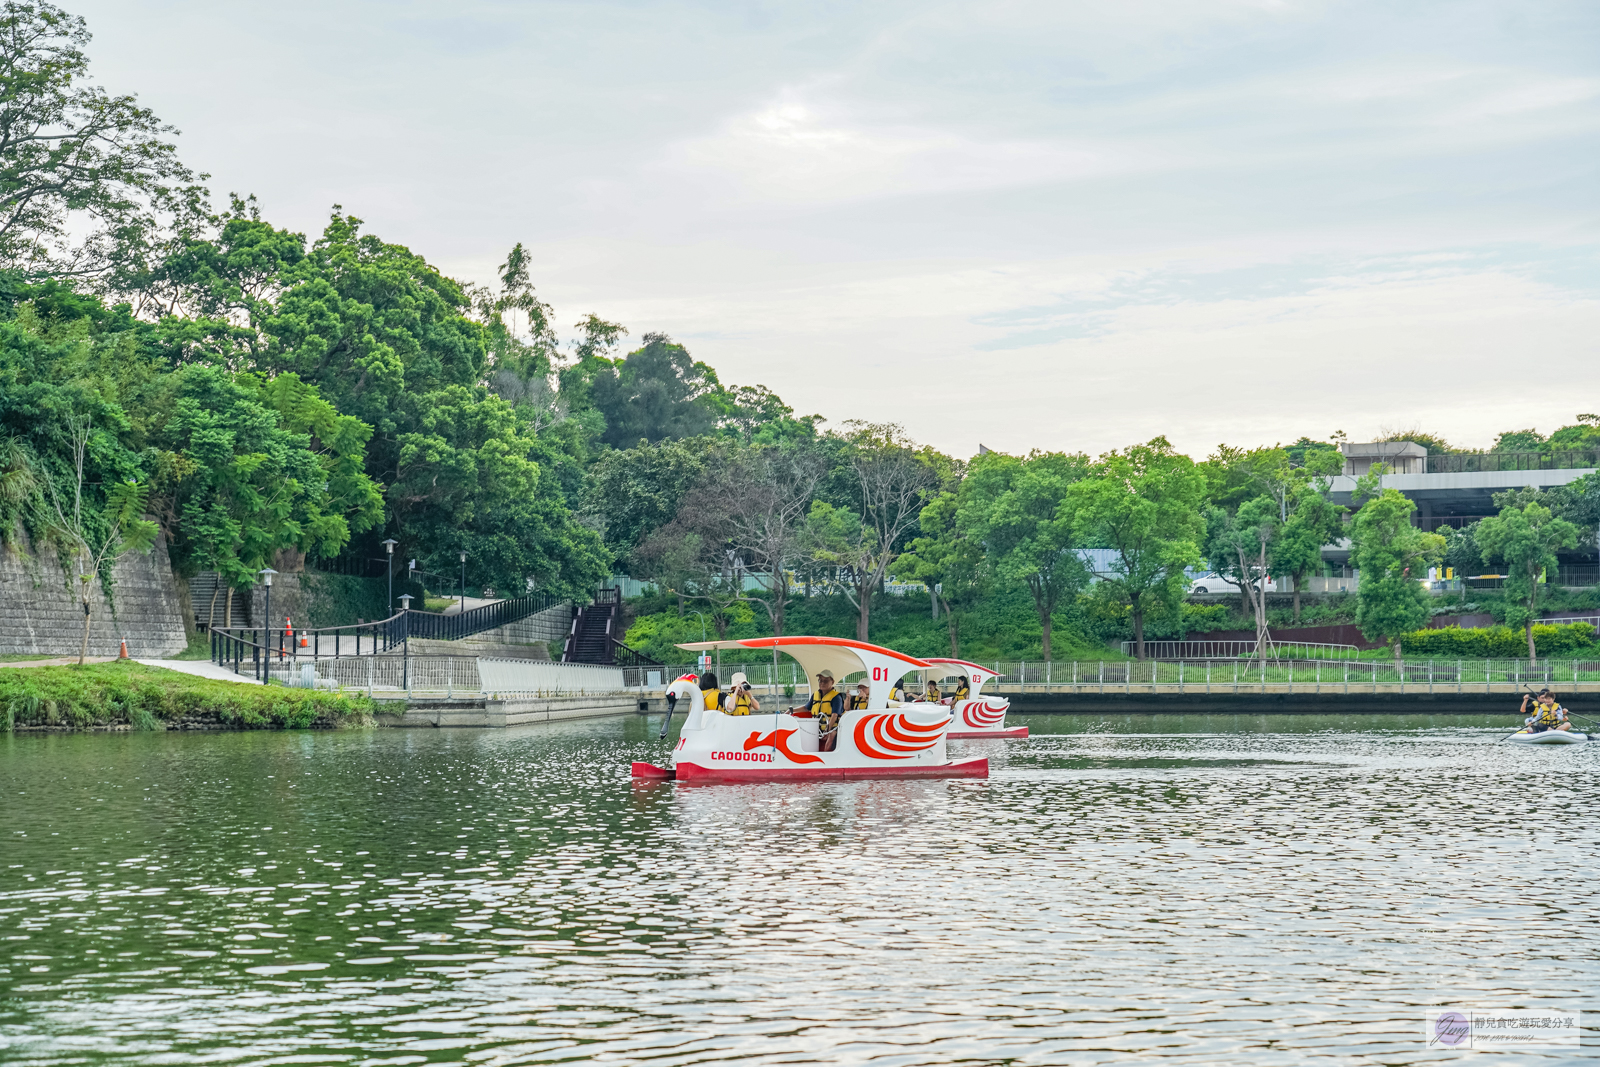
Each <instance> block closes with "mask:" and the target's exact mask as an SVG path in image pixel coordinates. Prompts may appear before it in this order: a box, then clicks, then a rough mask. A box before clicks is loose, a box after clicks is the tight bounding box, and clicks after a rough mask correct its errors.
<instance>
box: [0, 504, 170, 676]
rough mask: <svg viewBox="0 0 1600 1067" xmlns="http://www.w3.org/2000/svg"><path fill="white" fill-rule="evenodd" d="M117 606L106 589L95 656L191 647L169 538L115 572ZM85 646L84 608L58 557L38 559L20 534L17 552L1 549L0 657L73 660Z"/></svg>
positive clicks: (98, 593)
mask: <svg viewBox="0 0 1600 1067" xmlns="http://www.w3.org/2000/svg"><path fill="white" fill-rule="evenodd" d="M112 574H113V576H114V578H115V583H114V585H113V602H114V605H115V615H114V616H113V612H112V606H111V605H108V604H107V603H106V600H105V596H104V593H103V591H102V590H101V587H100V583H99V582H95V583H94V595H93V599H92V601H91V604H90V609H91V611H92V613H93V615H92V617H93V622H92V623H91V625H90V628H89V655H91V656H115V655H116V654H117V650H118V646H119V644H120V641H121V639H122V638H124V637H126V638H127V639H128V654H129V655H131V656H136V657H140V658H157V657H161V656H170V655H173V654H175V653H178V652H182V651H183V650H184V649H185V648H187V647H188V646H189V637H188V633H187V631H186V630H185V628H184V608H183V598H182V595H181V593H180V590H179V586H178V580H177V579H176V578H174V577H173V574H172V566H171V564H170V563H169V562H168V560H167V543H166V540H165V538H162V537H157V538H156V543H155V546H154V547H153V548H152V549H151V550H150V551H149V552H148V553H141V552H125V553H123V555H122V557H121V558H120V559H118V560H117V565H116V568H115V569H114V570H113V571H112ZM82 640H83V608H82V606H81V605H80V604H79V602H78V600H77V598H76V597H75V596H74V595H73V594H72V593H71V592H69V591H68V589H67V587H66V583H65V582H64V581H63V580H62V575H61V566H60V564H59V563H58V562H57V561H56V560H55V558H54V557H53V556H47V557H45V558H40V557H39V556H37V555H35V554H34V552H33V550H32V546H31V545H29V544H28V540H27V537H26V535H24V534H23V533H22V532H21V531H20V530H18V531H17V548H16V549H9V548H8V549H0V652H7V653H20V654H33V655H54V656H75V655H77V653H78V647H79V645H80V643H81V642H82Z"/></svg>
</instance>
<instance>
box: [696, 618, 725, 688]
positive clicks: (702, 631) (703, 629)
mask: <svg viewBox="0 0 1600 1067" xmlns="http://www.w3.org/2000/svg"><path fill="white" fill-rule="evenodd" d="M689 614H690V615H694V616H697V617H698V618H699V619H700V643H701V644H705V641H706V617H705V616H704V615H701V614H700V613H699V612H698V611H691V612H689ZM700 655H702V656H704V655H705V653H704V652H702V653H700ZM695 666H697V667H698V666H699V664H698V663H697V664H695ZM719 666H720V664H719ZM718 681H721V679H720V678H719V679H718Z"/></svg>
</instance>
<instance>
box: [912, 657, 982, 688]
mask: <svg viewBox="0 0 1600 1067" xmlns="http://www.w3.org/2000/svg"><path fill="white" fill-rule="evenodd" d="M927 662H928V663H929V664H931V665H932V666H931V668H930V669H929V670H926V671H924V672H923V674H924V675H925V676H926V677H928V678H931V679H933V680H935V681H938V680H941V679H944V678H959V677H962V676H963V675H964V676H966V679H967V681H968V682H970V683H971V686H972V695H973V696H974V697H976V696H977V695H978V690H979V689H981V688H983V686H984V683H986V682H991V681H993V680H994V679H996V678H998V677H1000V676H999V675H998V674H996V673H995V672H994V671H992V670H990V669H989V668H988V667H985V666H984V665H983V664H981V663H968V662H967V661H966V660H964V659H946V658H945V657H943V656H929V657H928V659H927Z"/></svg>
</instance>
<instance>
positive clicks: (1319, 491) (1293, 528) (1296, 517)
mask: <svg viewBox="0 0 1600 1067" xmlns="http://www.w3.org/2000/svg"><path fill="white" fill-rule="evenodd" d="M1342 467H1343V457H1342V456H1341V455H1340V454H1339V453H1337V452H1328V451H1326V450H1323V451H1311V452H1309V453H1308V454H1307V455H1306V458H1305V462H1304V464H1303V465H1301V466H1299V467H1297V468H1295V469H1294V470H1293V471H1292V472H1291V483H1290V487H1289V491H1288V492H1287V494H1285V498H1284V500H1283V502H1282V504H1281V510H1282V513H1283V514H1284V515H1285V518H1284V521H1283V528H1282V529H1281V530H1280V531H1279V532H1278V536H1277V539H1276V542H1275V543H1274V545H1273V549H1272V570H1273V573H1274V574H1286V575H1288V576H1289V577H1290V578H1292V579H1293V580H1294V621H1295V623H1296V624H1297V625H1298V624H1299V622H1300V586H1301V584H1302V583H1303V582H1304V581H1305V578H1306V575H1307V574H1309V573H1310V572H1311V571H1312V570H1313V569H1315V568H1317V567H1320V566H1321V565H1322V546H1323V545H1327V544H1332V543H1333V542H1335V541H1337V540H1339V539H1340V538H1341V537H1343V536H1344V516H1345V515H1346V513H1347V511H1348V509H1346V508H1344V507H1341V506H1340V505H1338V504H1335V503H1334V502H1333V501H1332V500H1331V499H1329V490H1330V489H1331V488H1332V485H1333V481H1332V478H1333V476H1334V475H1335V474H1337V473H1339V471H1340V470H1341V469H1342Z"/></svg>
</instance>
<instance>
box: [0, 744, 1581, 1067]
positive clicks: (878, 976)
mask: <svg viewBox="0 0 1600 1067" xmlns="http://www.w3.org/2000/svg"><path fill="white" fill-rule="evenodd" d="M1508 718H1509V717H1508ZM658 725H659V720H658V719H651V720H649V721H648V722H646V721H645V720H642V719H629V720H611V721H605V722H600V723H593V724H575V725H570V726H566V727H539V728H531V729H527V730H514V731H504V732H490V731H477V732H474V731H403V732H402V731H377V732H370V733H339V734H317V735H313V734H224V735H217V736H193V735H175V734H174V735H132V736H116V737H108V736H95V737H81V736H64V737H21V738H14V739H6V738H0V790H3V796H4V805H5V806H4V811H5V821H4V826H3V828H0V832H3V833H4V836H5V838H6V841H5V849H4V852H3V862H0V937H4V938H6V940H4V941H0V945H3V948H0V973H3V975H4V982H5V987H6V989H7V996H6V999H5V1000H4V1001H0V1060H3V1061H4V1062H6V1063H7V1064H66V1063H84V1062H90V1063H93V1062H101V1061H110V1060H113V1059H114V1060H116V1061H117V1062H134V1063H171V1062H177V1061H185V1062H187V1061H190V1060H192V1059H197V1058H204V1059H205V1060H207V1061H211V1062H220V1063H262V1062H269V1061H273V1062H276V1061H283V1062H289V1061H292V1062H302V1063H333V1062H341V1063H352V1064H407V1063H422V1062H433V1061H439V1062H445V1061H456V1060H465V1059H470V1060H472V1061H474V1062H478V1061H483V1062H489V1063H496V1064H500V1063H507V1064H511V1063H546V1062H555V1061H571V1060H576V1059H582V1058H586V1057H594V1058H597V1059H600V1060H603V1061H609V1062H618V1063H635V1062H642V1061H647V1060H648V1061H650V1062H652V1063H660V1064H681V1063H709V1062H728V1061H738V1062H745V1063H769V1062H770V1063H806V1062H827V1063H869V1062H870V1063H881V1064H894V1065H900V1064H920V1063H963V1064H991V1063H1013V1062H1014V1063H1029V1064H1031V1063H1039V1064H1058V1063H1074V1064H1077V1063H1102V1062H1104V1063H1146V1062H1151V1061H1156V1060H1175V1061H1188V1062H1193V1063H1207V1064H1211V1063H1226V1062H1250V1063H1285V1064H1289V1063H1301V1062H1304V1061H1305V1060H1306V1059H1307V1057H1310V1056H1327V1057H1330V1060H1329V1062H1336V1063H1373V1064H1378V1063H1408V1062H1414V1061H1420V1060H1424V1059H1433V1058H1437V1054H1434V1053H1427V1052H1425V1051H1424V1050H1423V1048H1422V1045H1421V1042H1420V1040H1419V1039H1418V1037H1417V1035H1418V1034H1420V1032H1421V1021H1420V1009H1421V1008H1422V1007H1425V1006H1428V1005H1433V1004H1464V1005H1481V1006H1491V1007H1506V1008H1513V1007H1538V1006H1545V1007H1561V1008H1567V1009H1572V1010H1577V1009H1581V1008H1583V1007H1584V1006H1585V1002H1586V1000H1587V999H1588V995H1589V994H1590V993H1591V992H1592V991H1593V990H1594V989H1596V988H1600V965H1597V964H1596V962H1595V957H1596V948H1597V942H1600V934H1597V933H1596V927H1595V926H1594V925H1593V924H1591V923H1589V922H1588V921H1587V919H1588V916H1589V914H1590V907H1591V905H1590V898H1591V897H1592V896H1593V894H1594V890H1595V889H1596V878H1595V875H1594V870H1595V864H1594V859H1593V857H1594V854H1595V840H1594V834H1593V833H1592V831H1590V830H1589V829H1587V828H1586V827H1584V826H1582V825H1581V824H1579V823H1578V822H1577V821H1576V819H1575V818H1573V817H1572V813H1577V812H1582V811H1585V810H1587V809H1589V808H1590V807H1591V806H1592V805H1593V803H1594V801H1595V800H1596V799H1597V788H1596V769H1597V767H1600V757H1597V755H1596V754H1597V753H1600V746H1596V745H1586V746H1572V747H1568V748H1557V749H1529V748H1522V747H1517V746H1511V745H1501V744H1497V743H1496V738H1497V737H1499V736H1500V735H1501V734H1502V733H1504V732H1509V727H1504V728H1500V729H1494V728H1490V727H1491V726H1495V727H1499V726H1500V724H1499V723H1498V722H1495V721H1494V720H1479V719H1459V720H1457V719H1448V718H1441V717H1427V718H1425V717H1416V718H1412V719H1402V718H1385V719H1374V718H1372V717H1352V718H1348V719H1344V718H1341V719H1322V718H1310V717H1280V718H1272V717H1260V716H1253V715H1252V716H1237V717H1234V716H1216V715H1212V716H1185V717H1169V716H1162V717H1128V718H1117V719H1101V718H1095V719H1074V718H1072V717H1068V716H1059V717H1049V718H1043V717H1035V718H1030V719H1029V720H1028V725H1029V726H1030V728H1032V730H1033V731H1034V734H1035V736H1034V737H1033V738H1032V739H1030V740H1028V741H1025V742H961V743H956V745H954V746H953V747H959V748H962V749H964V750H966V751H967V752H969V753H973V754H978V753H982V754H986V755H989V756H990V758H991V760H992V761H993V768H994V773H993V777H991V778H990V779H988V780H987V781H968V780H962V781H945V782H941V781H919V782H861V783H826V784H824V783H805V784H794V783H787V784H775V785H742V786H716V787H700V788H684V787H680V786H675V785H673V784H671V783H656V784H651V785H634V784H631V783H630V782H629V781H628V779H627V777H626V768H627V765H628V761H629V760H632V759H655V760H661V759H663V758H664V757H665V754H666V753H667V751H668V746H669V744H670V742H661V741H657V740H656V739H655V736H654V734H655V728H656V727H657V726H658ZM1541 1055H1542V1056H1545V1057H1548V1058H1549V1059H1548V1060H1547V1062H1559V1061H1560V1060H1561V1059H1562V1057H1563V1056H1565V1055H1569V1054H1566V1053H1560V1052H1555V1051H1550V1052H1544V1053H1539V1052H1528V1053H1525V1054H1523V1058H1524V1059H1529V1060H1533V1059H1537V1058H1538V1057H1540V1056H1541Z"/></svg>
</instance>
